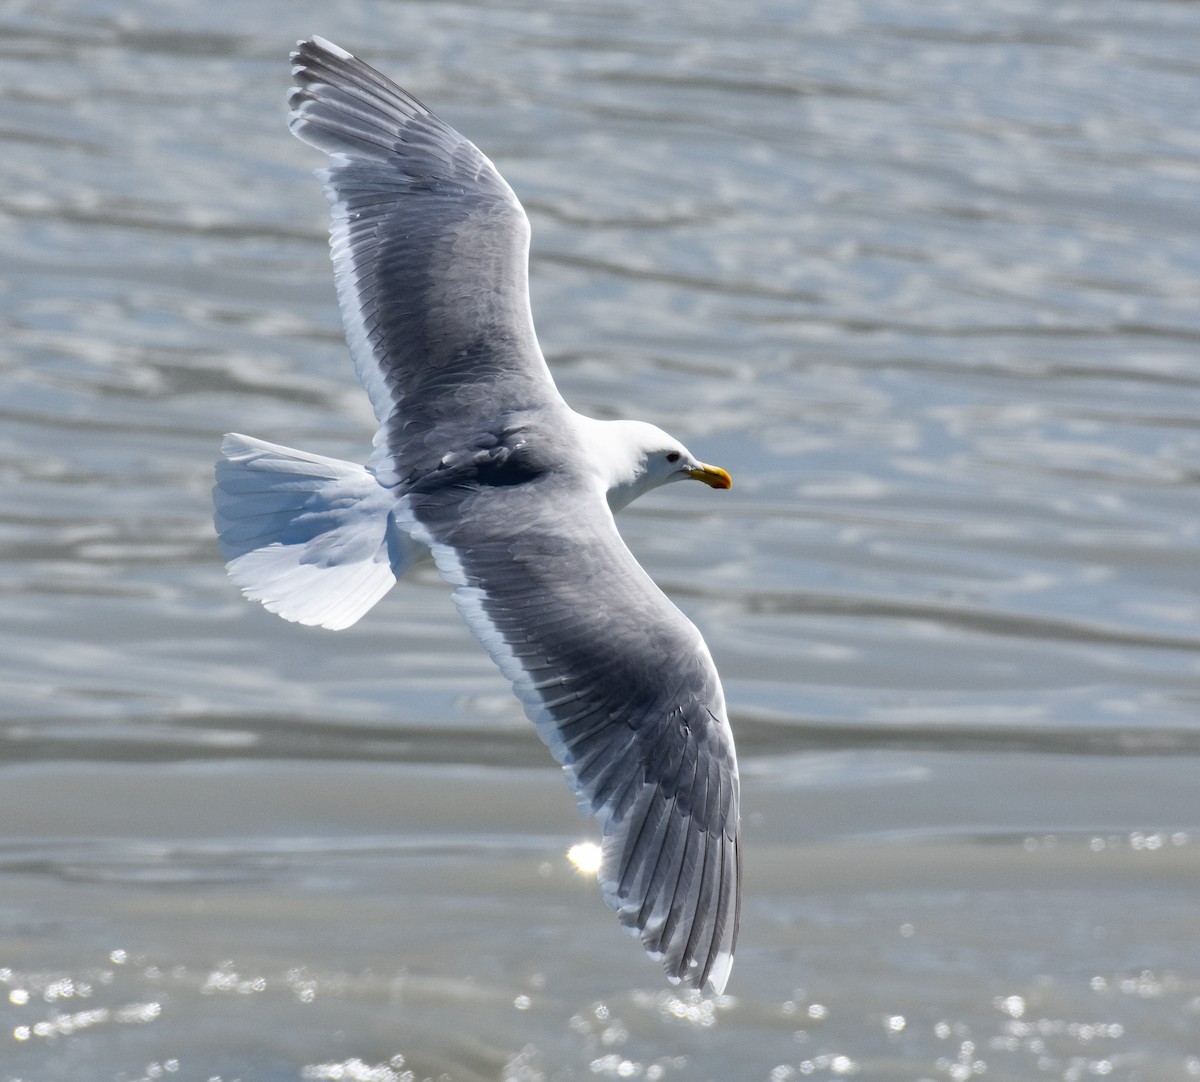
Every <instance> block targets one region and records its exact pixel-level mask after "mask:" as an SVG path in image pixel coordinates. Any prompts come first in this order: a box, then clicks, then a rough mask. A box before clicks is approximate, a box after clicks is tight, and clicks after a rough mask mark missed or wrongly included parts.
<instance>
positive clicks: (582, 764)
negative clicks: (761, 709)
mask: <svg viewBox="0 0 1200 1082" xmlns="http://www.w3.org/2000/svg"><path fill="white" fill-rule="evenodd" d="M487 482H488V478H487V476H486V474H480V475H479V476H478V477H476V478H471V477H468V476H463V475H460V476H459V477H458V478H457V479H456V483H455V484H453V485H449V486H444V487H438V488H436V489H433V490H426V491H418V490H414V491H412V492H410V494H409V495H408V496H407V497H406V498H405V500H404V501H403V503H404V505H405V506H406V508H407V509H408V513H410V514H411V515H412V517H413V519H414V522H412V523H410V527H411V528H413V529H414V536H418V537H419V538H420V539H421V540H422V541H425V542H426V543H427V544H429V545H430V547H431V548H432V549H433V552H434V556H435V558H436V559H437V561H438V565H439V568H440V570H441V571H442V574H443V576H444V577H445V578H447V579H448V580H449V581H450V582H452V583H453V584H454V585H455V586H456V590H455V599H456V601H457V602H458V604H459V607H460V609H461V610H462V612H463V614H464V616H465V617H466V619H467V621H468V623H469V624H470V626H471V628H472V630H473V631H474V632H475V634H476V635H477V636H478V637H479V639H480V640H481V641H482V642H483V643H484V645H485V646H486V647H487V648H488V650H489V652H490V653H491V655H492V657H493V658H494V659H495V660H496V662H497V663H498V664H499V665H500V667H501V669H503V671H504V672H505V674H506V675H507V676H508V677H509V679H510V680H511V681H512V682H513V686H514V689H515V690H516V692H517V694H518V695H519V696H520V698H521V699H522V701H523V702H524V704H525V708H526V713H528V715H529V717H530V718H531V719H532V720H533V721H534V722H535V723H536V725H537V727H538V731H539V733H540V734H541V736H542V738H543V740H545V742H546V743H547V744H548V745H549V747H550V749H551V751H552V752H553V753H554V756H555V758H557V759H558V761H559V762H560V763H561V764H562V765H563V768H564V770H565V772H566V774H567V776H568V779H569V780H570V783H571V785H572V786H573V788H574V789H575V792H576V794H577V796H578V798H579V802H580V805H581V807H582V808H583V809H584V810H585V812H587V813H590V814H592V815H594V816H595V817H596V819H597V820H598V822H599V824H600V827H601V829H602V831H603V833H604V841H603V861H602V865H601V869H600V886H601V890H602V892H603V894H604V897H605V899H606V900H607V902H608V903H609V905H611V906H612V907H613V908H614V909H616V910H617V912H618V915H619V917H620V920H621V923H622V924H623V925H624V926H625V927H626V928H628V929H629V930H630V931H631V932H633V933H635V934H640V936H641V939H642V943H643V945H644V946H645V947H646V949H647V950H648V951H649V952H650V953H651V954H653V955H655V956H661V957H662V959H663V964H664V966H665V968H666V970H667V974H668V976H670V977H671V978H672V979H675V980H682V981H684V982H685V983H687V984H688V985H690V986H692V987H696V988H706V989H709V990H712V991H715V992H717V993H719V992H721V991H722V990H723V989H724V986H725V982H726V979H727V978H728V975H729V969H730V966H731V964H732V959H733V949H734V945H735V941H736V938H737V928H738V919H739V905H740V880H741V857H740V840H739V826H738V776H737V762H736V758H735V755H734V748H733V737H732V734H731V732H730V729H729V723H728V721H727V719H726V715H725V701H724V696H723V694H722V692H721V685H720V681H719V679H718V677H717V672H716V668H715V667H714V665H713V663H712V659H711V657H710V656H709V653H708V649H707V648H706V646H705V645H704V641H703V640H702V639H701V637H700V633H699V632H698V631H697V630H696V628H695V627H694V626H693V625H692V624H691V623H690V621H688V619H687V618H686V617H685V616H684V615H683V614H682V613H681V612H680V611H679V610H678V609H677V608H676V607H675V606H674V605H673V604H671V602H670V601H669V600H668V599H667V597H666V596H665V595H664V594H663V593H662V591H660V590H659V589H658V587H657V586H656V585H655V584H654V582H653V581H652V580H651V579H650V577H649V576H648V575H647V574H646V572H645V571H644V570H643V569H642V567H641V566H640V565H639V564H638V563H637V561H636V560H635V559H634V558H633V555H632V554H631V553H630V552H629V550H628V549H627V548H626V547H625V544H624V542H622V540H621V538H620V535H619V534H618V533H617V529H616V525H615V523H614V522H613V519H612V515H611V513H610V512H609V510H608V507H607V505H606V504H605V503H604V501H603V497H602V496H601V495H600V494H599V493H594V492H588V491H586V490H581V489H580V487H579V484H578V479H577V478H575V479H572V478H570V477H569V476H564V475H563V473H562V472H561V471H547V472H541V473H528V474H525V475H523V476H522V483H518V484H489V483H487Z"/></svg>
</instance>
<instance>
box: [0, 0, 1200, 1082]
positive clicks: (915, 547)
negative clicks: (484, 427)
mask: <svg viewBox="0 0 1200 1082" xmlns="http://www.w3.org/2000/svg"><path fill="white" fill-rule="evenodd" d="M0 30H2V31H3V33H2V35H0V140H2V145H3V154H0V177H2V183H0V221H2V223H3V236H4V269H3V272H2V274H0V418H2V423H0V587H2V589H3V620H2V621H0V1080H3V1082H17V1080H20V1082H74V1080H83V1082H108V1080H113V1082H133V1080H141V1079H151V1078H171V1079H179V1080H188V1082H192V1080H197V1082H208V1080H213V1079H217V1080H219V1082H232V1080H234V1079H240V1080H243V1082H260V1080H262V1082H284V1080H296V1079H350V1080H360V1082H361V1080H368V1082H397V1080H407V1082H413V1080H420V1079H439V1080H440V1079H449V1080H453V1082H472V1080H506V1082H539V1080H547V1082H548V1080H562V1079H592V1078H598V1079H608V1078H634V1079H649V1080H655V1079H663V1080H680V1082H683V1080H705V1079H711V1080H715V1082H786V1080H789V1079H799V1078H817V1079H833V1078H843V1077H857V1078H862V1079H870V1080H885V1082H890V1080H895V1082H923V1080H934V1082H942V1080H950V1082H966V1080H968V1079H970V1078H972V1077H975V1076H983V1075H986V1077H987V1078H988V1079H991V1080H1001V1079H1004V1080H1008V1079H1011V1080H1025V1082H1028V1080H1032V1079H1059V1080H1064V1082H1082V1080H1085V1079H1090V1078H1097V1077H1104V1078H1110V1079H1129V1080H1133V1079H1140V1080H1146V1082H1175V1080H1184V1079H1192V1078H1198V1077H1200V799H1198V798H1200V777H1198V775H1197V766H1198V765H1200V595H1198V592H1197V584H1198V572H1200V558H1198V557H1200V363H1198V352H1200V305H1198V302H1200V59H1198V58H1200V4H1196V3H1189V2H1167V0H1088V2H1086V3H1083V2H1080V3H1070V2H1067V3H1053V4H1048V3H1045V2H1043V0H971V2H966V0H962V2H954V0H944V2H912V0H800V2H789V3H780V2H776V0H747V2H746V3H743V4H741V5H731V4H727V3H714V2H708V0H667V2H665V3H661V4H645V3H635V2H633V0H600V2H595V3H583V2H578V0H566V2H552V3H545V2H539V3H529V2H517V3H501V2H500V0H485V2H478V3H471V2H465V0H439V2H431V0H430V2H427V0H412V2H389V0H333V2H331V3H329V4H324V5H308V4H296V3H294V2H288V3H284V2H281V0H246V2H244V3H242V4H240V5H221V6H220V7H219V9H218V8H216V7H212V6H211V5H196V4H192V3H183V2H175V0H121V2H119V3H118V2H115V0H72V2H70V3H64V2H62V0H39V2H38V3H36V4H35V3H32V2H24V0H10V2H8V3H6V4H4V5H3V7H2V8H0ZM314 32H315V33H320V34H322V35H324V36H326V37H329V38H331V39H332V40H334V41H336V42H338V43H339V44H341V45H343V46H345V47H346V48H349V49H351V50H352V51H354V52H356V53H358V54H359V55H361V56H363V57H364V59H367V60H368V61H369V62H371V63H373V64H375V65H376V66H377V67H379V68H381V69H382V70H383V71H384V72H386V73H388V74H390V75H392V76H394V77H395V78H397V79H398V80H399V81H401V82H402V83H403V84H404V85H406V86H408V87H409V88H410V89H412V90H413V91H414V92H415V93H416V94H417V95H418V96H420V97H421V98H423V99H424V100H425V101H427V102H429V103H430V104H431V105H432V106H433V107H434V108H435V109H436V110H437V111H438V112H439V113H440V114H441V115H442V116H443V117H445V118H446V119H447V120H448V121H449V122H450V123H452V124H453V125H455V126H456V127H458V128H459V129H460V130H461V131H463V132H464V133H466V134H467V135H468V136H469V137H471V138H472V139H474V140H475V141H476V142H477V143H478V144H479V145H480V146H481V147H482V148H483V150H484V152H485V153H487V154H488V155H489V156H490V157H491V158H492V159H493V160H494V161H495V162H496V163H497V165H498V166H499V167H500V169H501V170H502V172H503V173H504V174H505V176H506V177H507V178H508V179H509V181H510V182H511V183H512V185H513V186H514V188H515V189H516V191H517V192H518V194H519V195H520V196H521V198H522V199H523V201H524V202H525V204H526V206H527V208H528V210H529V214H530V217H531V219H532V222H533V226H534V250H533V259H532V281H533V293H534V304H535V314H536V317H537V322H538V327H539V331H540V334H541V338H542V343H543V346H544V349H545V352H546V354H547V356H548V358H549V359H550V361H551V364H552V366H553V368H554V370H555V372H556V376H557V379H558V382H559V385H560V387H561V388H562V390H563V392H564V394H565V395H566V397H567V398H568V400H570V401H571V402H572V404H573V405H575V406H576V407H577V408H579V409H581V410H583V411H584V412H591V413H593V414H594V415H597V416H637V417H641V418H644V419H646V420H650V421H653V422H656V423H659V424H662V425H663V426H665V427H668V428H670V429H671V430H672V431H673V432H675V433H676V434H677V435H679V436H680V437H681V438H683V439H684V440H685V441H686V442H687V443H688V444H689V446H691V448H692V449H693V450H694V451H695V452H696V453H697V454H699V455H700V456H701V457H703V458H704V459H705V460H707V461H712V462H716V463H719V464H720V465H722V466H725V467H726V468H728V469H729V470H730V471H731V473H732V474H733V476H734V478H735V486H734V488H733V490H732V492H730V493H727V494H726V493H711V492H709V491H708V490H700V489H699V486H678V487H677V488H673V489H671V490H670V491H663V492H660V493H657V494H655V495H653V496H652V497H650V498H647V499H645V500H644V501H642V502H641V503H640V504H639V505H637V506H636V507H634V508H632V509H630V510H629V511H628V512H626V513H625V515H624V516H623V530H624V532H625V536H626V538H627V540H628V541H629V542H630V545H631V547H632V548H633V549H634V551H635V553H636V554H637V555H638V557H639V558H640V559H641V560H642V562H643V563H644V564H645V565H646V567H647V568H648V570H649V571H650V572H651V573H652V574H653V575H654V577H655V578H656V579H657V580H658V581H659V582H660V583H661V584H662V585H663V587H664V588H665V589H666V591H667V592H668V593H669V594H670V595H671V596H672V597H673V598H675V599H676V600H677V601H678V602H679V603H680V604H681V606H682V607H684V608H685V609H686V611H687V612H688V613H689V614H690V615H691V616H692V617H693V619H694V620H695V621H696V623H697V624H698V625H699V626H700V628H701V630H702V631H703V632H704V634H705V636H706V638H707V640H708V643H709V645H710V647H711V649H712V652H713V654H714V656H715V658H716V660H717V663H718V666H719V667H720V669H721V671H722V674H723V677H724V681H725V687H726V693H727V697H728V699H729V703H730V711H731V715H732V719H733V724H734V728H735V731H736V733H737V738H738V741H739V749H740V755H741V762H742V770H743V779H744V780H743V800H744V807H743V815H744V832H745V847H746V862H747V866H746V898H745V907H744V919H743V928H742V938H741V944H740V950H739V954H738V958H737V962H736V965H735V967H734V971H733V977H732V980H731V982H730V986H729V993H730V994H729V995H728V996H726V997H723V998H722V999H719V1000H717V1001H711V1000H693V999H690V998H689V997H686V996H683V997H679V996H676V995H675V994H674V992H673V991H672V990H671V989H670V988H669V987H668V986H667V985H666V984H665V982H664V981H663V980H662V978H661V974H660V973H659V971H658V969H657V967H656V966H655V965H654V964H653V963H651V962H649V961H647V960H646V959H645V958H644V957H643V956H642V952H641V950H640V948H639V947H638V946H637V944H636V943H635V942H634V941H632V940H627V939H626V938H625V937H624V936H623V935H622V934H621V932H620V930H619V928H618V927H617V924H616V921H615V919H614V918H613V917H612V915H611V914H610V913H609V911H608V910H607V909H606V908H605V907H604V905H603V904H602V903H601V901H600V899H599V896H598V893H597V891H596V889H595V884H594V883H591V882H588V881H587V880H586V879H584V878H582V877H580V876H579V875H578V874H577V873H576V872H575V871H574V870H573V869H572V868H571V866H570V865H569V863H568V862H567V860H566V856H565V854H566V851H567V849H568V847H569V846H571V845H572V844H574V843H575V842H577V841H580V840H583V839H587V838H589V837H592V836H593V835H592V831H591V827H590V824H587V823H584V822H582V821H581V820H580V819H579V818H578V815H577V813H576V811H575V805H574V801H573V799H572V798H571V797H570V795H569V794H568V792H567V791H566V788H565V786H564V784H563V781H562V778H561V776H560V772H559V771H558V769H557V767H556V766H555V765H554V763H553V762H552V761H551V759H550V757H549V755H548V753H547V752H546V750H545V749H544V748H543V746H542V745H541V744H540V743H539V741H538V739H537V737H536V736H535V734H534V732H533V729H532V727H531V726H530V725H529V724H528V723H527V722H526V721H525V719H524V718H523V716H522V714H521V712H520V709H519V707H518V705H517V703H516V700H515V699H514V698H513V697H512V695H511V694H510V692H509V690H508V688H507V686H506V685H505V684H504V682H503V680H502V679H501V677H500V676H499V674H498V673H497V672H496V671H495V670H494V669H493V667H492V665H491V664H490V662H489V661H488V660H487V658H486V657H485V655H484V653H483V651H482V650H481V649H480V648H479V647H478V646H477V645H476V643H475V642H474V641H473V640H472V639H471V638H470V636H469V634H468V633H467V631H466V630H465V628H464V626H463V625H462V623H461V621H460V619H459V617H458V615H457V612H456V611H455V609H454V606H453V605H452V603H451V601H450V599H449V597H448V594H447V590H446V589H445V588H444V587H443V586H442V584H441V583H440V582H439V581H438V580H437V579H436V577H435V576H434V575H433V574H432V572H431V571H430V570H428V569H425V570H424V571H423V572H422V573H419V574H417V575H416V576H415V578H414V579H413V581H406V582H405V583H403V584H402V586H401V587H400V588H398V589H397V590H396V591H395V592H394V593H392V594H391V595H389V596H388V597H387V598H386V599H385V600H384V601H383V602H382V603H381V604H380V605H379V606H378V608H377V609H376V610H374V611H373V612H372V613H370V614H369V616H368V617H367V618H365V619H364V620H363V621H362V622H361V623H360V624H359V625H357V626H356V627H354V628H352V629H350V630H348V631H344V632H340V633H331V632H322V631H318V630H313V629H306V628H301V627H296V626H294V625H289V624H286V623H284V622H283V621H281V620H278V619H277V618H275V617H273V616H271V615H270V614H268V613H266V612H264V611H263V610H262V609H261V608H259V607H258V606H257V605H252V604H249V603H246V602H244V601H243V600H242V599H241V598H240V597H239V595H238V594H237V591H236V590H235V589H233V588H232V587H231V586H230V585H229V584H228V582H227V581H226V579H225V577H224V573H223V570H222V567H221V564H220V560H219V557H218V555H217V551H216V545H215V540H214V537H213V533H212V529H211V525H210V521H209V514H210V511H209V494H208V493H209V487H210V485H211V477H212V474H211V470H212V462H213V460H214V458H215V457H216V454H217V448H218V445H219V442H220V436H221V434H222V433H223V432H224V431H227V430H235V431H244V432H249V433H252V434H254V435H257V436H260V437H263V438H266V439H269V440H274V441H277V442H282V443H286V444H290V445H293V446H298V447H303V448H306V449H308V450H312V451H317V452H321V453H324V454H329V455H334V456H338V457H343V458H349V459H354V460H362V459H363V458H364V457H365V455H366V453H367V448H368V444H369V439H370V434H371V420H370V412H369V408H368V406H367V403H366V398H365V395H364V394H363V393H362V392H361V390H360V389H359V387H358V386H357V384H356V383H355V380H354V376H353V372H352V369H351V365H350V363H349V360H348V359H347V355H346V350H345V346H344V343H343V341H342V338H341V329H340V324H339V320H338V315H337V311H336V306H335V302H334V295H333V287H332V276H331V273H330V268H329V265H328V259H327V252H326V239H325V230H326V220H327V219H326V206H325V202H324V198H323V196H322V195H321V192H320V190H319V187H318V185H317V183H316V182H315V181H314V180H313V178H312V176H311V172H310V171H311V170H312V169H314V168H316V167H318V166H319V165H320V164H321V161H320V155H318V154H316V152H314V151H312V150H311V149H309V148H307V147H305V146H303V145H301V144H300V143H298V142H297V141H295V140H294V139H292V138H291V137H290V136H289V134H288V133H287V130H286V127H285V106H284V98H285V93H286V90H287V87H288V83H289V72H288V62H287V53H288V51H289V49H290V48H291V46H292V43H293V42H294V40H295V39H296V38H297V37H300V36H303V35H306V34H310V33H314Z"/></svg>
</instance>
